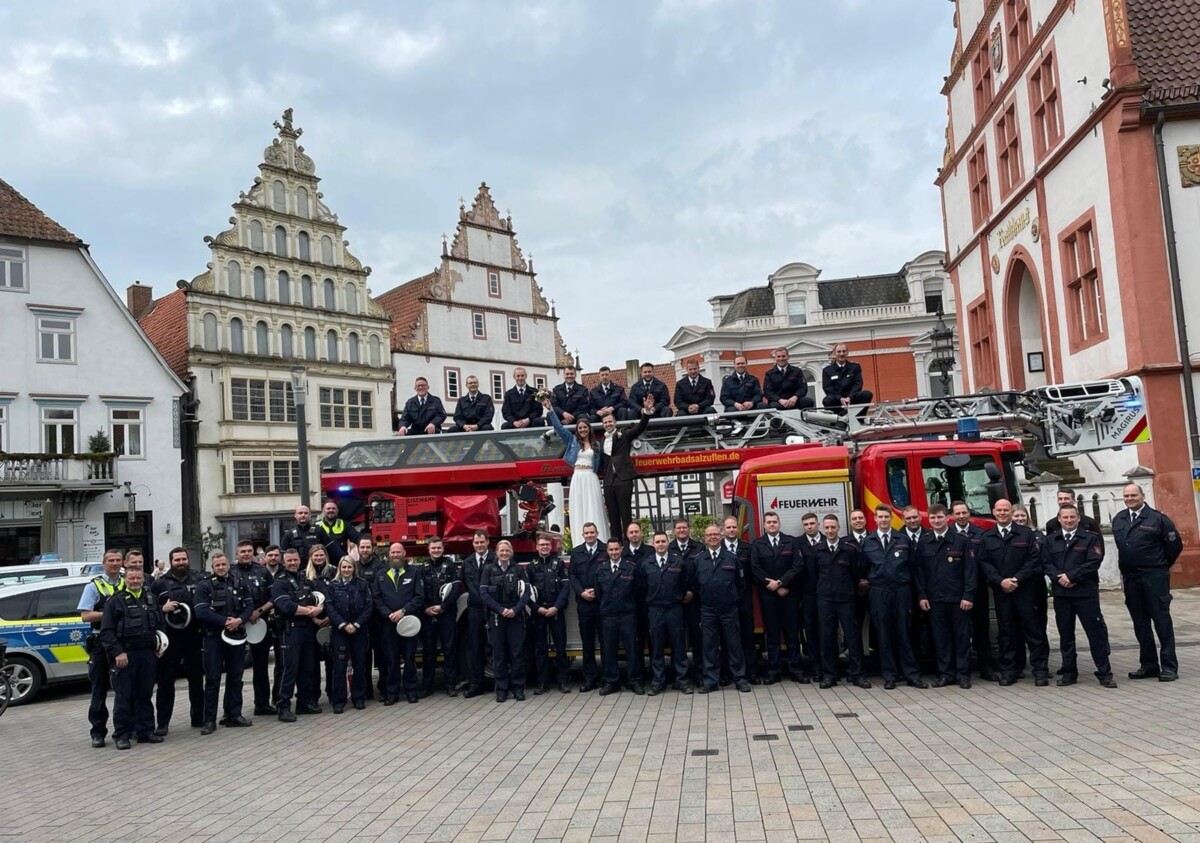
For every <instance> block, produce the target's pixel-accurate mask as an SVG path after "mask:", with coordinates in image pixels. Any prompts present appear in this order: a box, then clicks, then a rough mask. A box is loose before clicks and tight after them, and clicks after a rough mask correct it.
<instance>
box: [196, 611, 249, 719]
mask: <svg viewBox="0 0 1200 843" xmlns="http://www.w3.org/2000/svg"><path fill="white" fill-rule="evenodd" d="M200 646H201V649H202V651H203V653H204V718H203V719H204V722H205V723H215V722H217V696H218V695H219V694H220V691H221V676H222V674H224V676H225V699H224V710H225V717H226V719H228V718H236V717H241V716H242V673H243V672H244V671H245V670H246V645H245V644H238V645H237V646H234V645H232V644H226V643H225V642H224V641H222V640H221V636H220V635H219V634H216V635H214V634H212V633H207V632H206V633H205V634H204V639H203V641H202V642H201V645H200Z"/></svg>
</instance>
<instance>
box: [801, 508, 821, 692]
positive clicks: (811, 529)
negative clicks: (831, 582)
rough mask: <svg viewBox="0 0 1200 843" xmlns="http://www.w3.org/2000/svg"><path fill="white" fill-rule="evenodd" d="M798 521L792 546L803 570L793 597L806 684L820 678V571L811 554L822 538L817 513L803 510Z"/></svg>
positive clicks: (803, 679) (803, 680)
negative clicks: (801, 637) (805, 661)
mask: <svg viewBox="0 0 1200 843" xmlns="http://www.w3.org/2000/svg"><path fill="white" fill-rule="evenodd" d="M800 524H801V527H802V528H803V532H802V533H801V534H800V535H798V536H796V547H797V548H798V549H799V551H800V556H801V559H802V560H803V573H802V575H801V576H800V578H799V579H798V580H796V581H795V582H794V585H795V586H796V588H797V589H798V590H799V591H800V596H799V599H798V600H797V602H798V603H799V605H800V628H801V630H802V631H803V632H804V655H805V656H806V658H807V659H808V667H807V669H806V672H805V674H804V677H803V678H802V679H801V680H800V681H801V683H803V684H808V683H809V682H820V681H821V617H820V612H819V611H818V605H819V602H820V601H818V600H817V579H818V578H819V574H820V571H819V570H818V569H817V559H816V557H815V556H814V555H813V554H814V553H816V550H817V545H819V544H821V542H822V541H824V539H822V538H821V532H820V521H819V520H818V519H817V513H815V512H806V513H804V514H803V515H802V516H800Z"/></svg>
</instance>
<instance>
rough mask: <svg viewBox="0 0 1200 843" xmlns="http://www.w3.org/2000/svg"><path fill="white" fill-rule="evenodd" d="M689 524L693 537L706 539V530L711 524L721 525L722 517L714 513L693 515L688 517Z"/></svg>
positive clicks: (701, 539) (700, 539)
mask: <svg viewBox="0 0 1200 843" xmlns="http://www.w3.org/2000/svg"><path fill="white" fill-rule="evenodd" d="M688 522H689V524H688V526H689V529H690V531H691V534H692V538H693V539H695V540H696V541H699V542H703V541H704V530H705V528H707V527H708V525H709V524H716V525H717V526H718V527H719V526H721V522H720V519H718V518H717V517H716V516H714V515H693V516H692V517H691V518H689V519H688Z"/></svg>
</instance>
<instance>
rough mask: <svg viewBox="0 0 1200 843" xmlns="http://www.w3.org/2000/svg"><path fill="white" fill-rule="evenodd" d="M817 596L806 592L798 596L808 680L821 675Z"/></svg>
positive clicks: (819, 624)
mask: <svg viewBox="0 0 1200 843" xmlns="http://www.w3.org/2000/svg"><path fill="white" fill-rule="evenodd" d="M817 602H818V601H817V595H816V594H815V593H813V592H812V591H811V590H806V591H805V592H804V594H802V595H801V596H800V609H801V613H800V626H801V628H802V629H803V631H804V655H805V656H806V657H807V658H808V667H807V668H806V671H807V675H808V676H809V678H812V677H817V676H820V675H821V617H820V613H819V612H818V611H817Z"/></svg>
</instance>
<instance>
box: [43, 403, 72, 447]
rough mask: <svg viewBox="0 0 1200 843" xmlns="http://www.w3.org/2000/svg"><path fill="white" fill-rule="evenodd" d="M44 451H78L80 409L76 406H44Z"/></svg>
mask: <svg viewBox="0 0 1200 843" xmlns="http://www.w3.org/2000/svg"><path fill="white" fill-rule="evenodd" d="M41 416H42V453H44V454H61V455H68V454H74V453H77V452H78V443H77V441H76V437H77V436H78V434H79V410H78V409H77V408H75V407H42V408H41Z"/></svg>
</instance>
